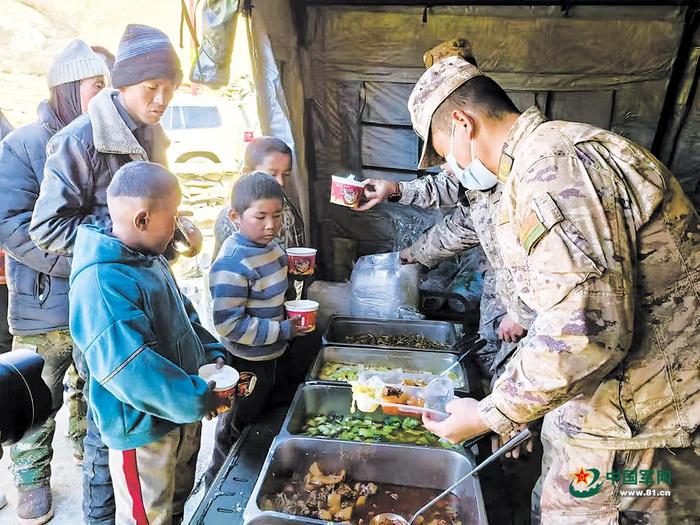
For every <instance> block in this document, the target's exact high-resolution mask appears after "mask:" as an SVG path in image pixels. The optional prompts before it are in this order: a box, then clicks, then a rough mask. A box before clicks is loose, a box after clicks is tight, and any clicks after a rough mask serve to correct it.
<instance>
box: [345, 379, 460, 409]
mask: <svg viewBox="0 0 700 525" xmlns="http://www.w3.org/2000/svg"><path fill="white" fill-rule="evenodd" d="M426 380H428V381H427V383H426ZM351 384H352V392H353V402H354V403H355V404H356V406H357V408H358V409H359V410H360V411H362V412H373V411H374V410H376V409H377V408H379V407H381V409H382V412H384V413H385V414H389V415H400V416H410V417H417V418H420V417H421V416H422V415H423V414H430V415H431V416H432V417H433V418H434V419H438V420H439V419H444V418H446V417H447V411H446V409H445V407H446V405H447V403H449V402H450V401H452V400H453V399H454V383H453V382H452V380H451V379H449V378H448V377H445V376H431V375H428V374H407V373H403V372H362V373H361V374H360V375H359V377H358V380H357V381H353V382H352V383H351ZM416 384H423V385H424V386H415V385H416Z"/></svg>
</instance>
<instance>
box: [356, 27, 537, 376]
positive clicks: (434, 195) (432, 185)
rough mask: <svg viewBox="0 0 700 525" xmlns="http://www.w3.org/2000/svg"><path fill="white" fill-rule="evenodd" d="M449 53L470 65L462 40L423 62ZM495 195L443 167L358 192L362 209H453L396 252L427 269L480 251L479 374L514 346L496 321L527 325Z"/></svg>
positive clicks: (488, 372) (491, 369) (375, 182)
mask: <svg viewBox="0 0 700 525" xmlns="http://www.w3.org/2000/svg"><path fill="white" fill-rule="evenodd" d="M452 56H458V57H461V58H462V59H464V60H467V61H468V62H469V63H471V64H474V65H476V60H475V59H474V57H473V54H472V50H471V45H470V44H469V42H468V41H467V40H464V39H453V40H448V41H446V42H443V43H441V44H439V45H437V46H435V47H434V48H432V49H431V50H430V51H428V52H426V53H425V55H424V56H423V62H424V64H425V67H426V68H428V67H430V66H432V65H433V63H435V62H438V61H440V60H442V59H444V58H447V57H452ZM443 167H444V166H443ZM500 196H501V185H500V184H497V185H496V186H495V187H494V188H493V189H492V190H491V191H490V192H488V193H485V192H478V191H466V192H465V189H464V188H463V187H462V186H460V184H459V181H458V180H457V179H456V178H455V177H454V176H453V175H451V174H450V173H449V171H448V170H446V169H444V170H443V171H441V172H440V173H439V174H438V175H436V176H424V177H421V178H417V179H415V180H412V181H410V182H398V183H395V182H391V181H387V180H380V179H368V180H367V185H366V186H365V195H364V197H365V199H366V203H365V204H364V205H362V206H360V207H359V208H358V209H359V210H360V211H366V210H368V209H370V208H372V207H374V206H375V205H376V204H378V203H379V202H381V201H383V200H385V199H389V200H392V201H396V202H399V203H401V204H404V205H411V206H418V207H421V208H455V210H454V212H453V213H452V214H450V215H448V216H447V217H445V218H444V219H443V220H442V221H441V222H440V223H438V224H436V225H435V226H434V227H433V228H431V229H430V230H429V231H427V232H426V233H424V234H423V235H422V236H420V237H419V238H418V239H417V240H416V241H415V242H414V243H413V244H412V245H411V246H409V247H408V248H406V249H404V250H402V252H401V258H402V259H403V260H404V261H407V262H419V263H421V264H422V265H423V266H426V267H428V268H432V267H434V266H436V265H437V264H438V263H440V261H442V260H444V259H447V258H449V257H453V256H455V255H457V254H460V253H462V252H464V251H466V250H469V249H471V248H474V247H477V246H478V245H481V246H480V249H482V250H483V251H484V253H485V254H486V257H487V260H488V262H486V264H485V265H484V270H485V274H484V289H483V293H482V296H481V302H480V306H479V308H480V315H479V334H480V335H481V337H482V338H483V339H485V340H486V341H487V344H486V346H484V347H483V348H481V349H480V350H479V351H478V352H477V359H478V362H479V366H480V367H481V370H482V373H483V374H484V375H485V376H486V377H488V378H490V377H491V376H493V375H494V373H495V372H496V370H497V368H498V367H499V366H500V365H502V364H504V363H505V361H506V360H507V358H508V357H509V356H510V355H511V354H512V352H513V351H514V349H515V345H514V344H513V343H511V342H507V341H501V340H500V339H499V333H498V332H499V325H500V324H501V321H503V320H504V318H505V322H504V327H505V326H506V324H509V323H510V326H513V325H516V328H515V331H516V332H517V335H516V334H513V335H512V336H511V337H507V338H508V339H511V338H512V340H513V341H515V340H517V339H518V338H519V337H520V336H521V335H522V334H524V331H525V330H524V328H523V327H527V326H528V325H529V323H530V319H531V315H530V312H529V311H528V309H527V308H525V307H524V306H523V305H522V303H520V302H518V301H513V300H512V298H514V297H517V295H516V294H514V293H513V292H514V287H513V285H512V280H511V278H510V274H509V273H508V272H506V271H504V268H503V262H502V259H501V256H500V254H499V253H498V248H497V247H496V240H495V236H494V231H495V230H494V227H493V224H494V220H493V217H491V214H492V213H493V211H494V210H495V209H496V207H497V204H498V202H499V200H500ZM475 225H476V226H477V227H476V228H475V227H474V226H475ZM477 249H479V248H477ZM511 302H512V304H510V303H511ZM506 305H508V308H507V307H506ZM506 313H507V314H508V315H507V316H506Z"/></svg>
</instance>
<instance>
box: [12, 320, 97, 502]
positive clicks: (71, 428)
mask: <svg viewBox="0 0 700 525" xmlns="http://www.w3.org/2000/svg"><path fill="white" fill-rule="evenodd" d="M12 348H13V349H18V348H27V349H30V350H32V351H34V352H37V353H38V354H40V355H41V356H42V357H43V358H44V369H43V371H42V373H41V377H42V379H43V380H44V382H45V383H46V384H47V385H48V387H49V390H50V392H51V400H52V415H51V417H49V418H48V419H47V420H46V422H45V423H44V424H43V425H42V426H40V427H39V428H38V429H37V430H35V431H34V432H32V433H31V434H28V435H26V436H24V438H23V439H22V440H21V441H19V442H18V443H16V444H15V445H13V446H12V448H11V449H10V455H11V457H12V472H13V474H14V480H15V485H16V486H17V487H18V488H20V487H21V488H28V489H29V488H36V487H40V486H44V485H48V484H49V481H50V479H51V458H52V457H53V448H52V441H53V436H54V433H55V431H56V421H55V420H54V416H55V415H56V412H58V409H59V408H61V405H62V404H63V393H64V378H65V380H66V397H67V402H68V410H69V417H68V438H69V440H70V441H71V443H72V445H73V451H74V455H75V457H76V458H80V459H82V457H83V439H84V438H85V432H86V430H87V423H86V420H85V415H86V412H87V406H86V404H85V400H84V398H83V386H84V382H83V380H82V379H81V378H80V376H79V375H78V371H77V370H76V368H75V365H74V364H73V356H72V351H73V340H72V339H71V336H70V333H69V332H68V331H62V330H61V331H59V330H57V331H53V332H47V333H45V334H41V335H31V336H16V337H15V338H14V341H13V342H12Z"/></svg>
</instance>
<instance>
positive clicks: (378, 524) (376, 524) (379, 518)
mask: <svg viewBox="0 0 700 525" xmlns="http://www.w3.org/2000/svg"><path fill="white" fill-rule="evenodd" d="M530 437H532V431H531V430H530V429H529V428H525V429H523V430H521V431H520V432H518V433H517V434H516V435H515V436H514V437H512V438H511V439H509V440H508V441H507V442H506V443H505V444H504V445H503V446H502V447H501V448H499V449H498V450H497V451H496V452H494V453H493V454H491V455H490V456H489V457H487V458H486V459H485V460H484V461H482V462H481V463H479V465H477V466H476V467H475V468H474V469H473V470H472V471H471V472H469V473H468V474H467V475H465V476H464V477H462V478H460V479H459V480H458V481H456V482H455V483H453V484H452V485H451V486H449V487H448V488H446V489H445V490H444V491H442V492H441V493H440V494H438V495H437V496H436V497H435V498H433V499H431V500H430V501H429V502H428V503H426V504H425V505H423V506H422V507H421V508H420V509H418V511H417V512H416V513H415V514H413V517H412V518H411V519H410V521H409V520H407V519H406V518H404V517H403V516H399V515H398V514H394V513H392V512H383V513H382V514H377V515H376V516H375V517H374V518H372V521H370V525H413V524H414V523H415V521H416V518H418V516H420V515H421V514H424V513H425V511H427V510H428V509H429V508H430V507H432V506H433V505H435V504H436V503H437V502H438V501H440V500H441V499H442V498H444V497H445V496H447V495H448V494H450V493H451V492H452V491H453V490H454V489H455V488H456V487H457V486H458V485H459V484H460V483H462V482H463V481H464V480H466V479H468V478H470V477H472V476H473V475H474V474H476V473H477V472H479V471H480V470H482V469H484V468H486V467H487V466H488V465H490V464H491V463H493V462H494V461H496V460H497V459H498V458H499V457H501V456H503V455H504V454H505V453H506V452H510V451H511V450H512V449H514V448H515V447H517V446H518V445H520V444H522V443H524V442H525V441H527V440H528V439H530Z"/></svg>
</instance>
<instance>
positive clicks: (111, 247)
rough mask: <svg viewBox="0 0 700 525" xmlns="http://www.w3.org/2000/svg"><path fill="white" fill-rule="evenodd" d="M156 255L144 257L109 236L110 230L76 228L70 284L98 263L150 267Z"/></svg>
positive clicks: (84, 226) (93, 226)
mask: <svg viewBox="0 0 700 525" xmlns="http://www.w3.org/2000/svg"><path fill="white" fill-rule="evenodd" d="M158 257H160V256H158V255H146V254H144V253H140V252H137V251H134V250H132V249H131V248H129V247H128V246H127V245H126V244H124V243H123V242H122V241H120V240H119V239H117V238H116V237H113V236H112V235H110V230H108V229H106V228H102V227H100V226H96V225H94V224H84V225H82V226H80V227H79V228H78V234H77V236H76V239H75V252H74V255H73V263H72V271H71V283H72V282H73V281H74V280H75V278H76V276H77V275H78V274H79V273H80V272H82V271H83V270H85V269H87V268H89V267H90V266H92V265H95V264H100V263H120V264H125V265H127V266H150V265H151V264H153V262H154V261H155V260H156V259H158Z"/></svg>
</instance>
